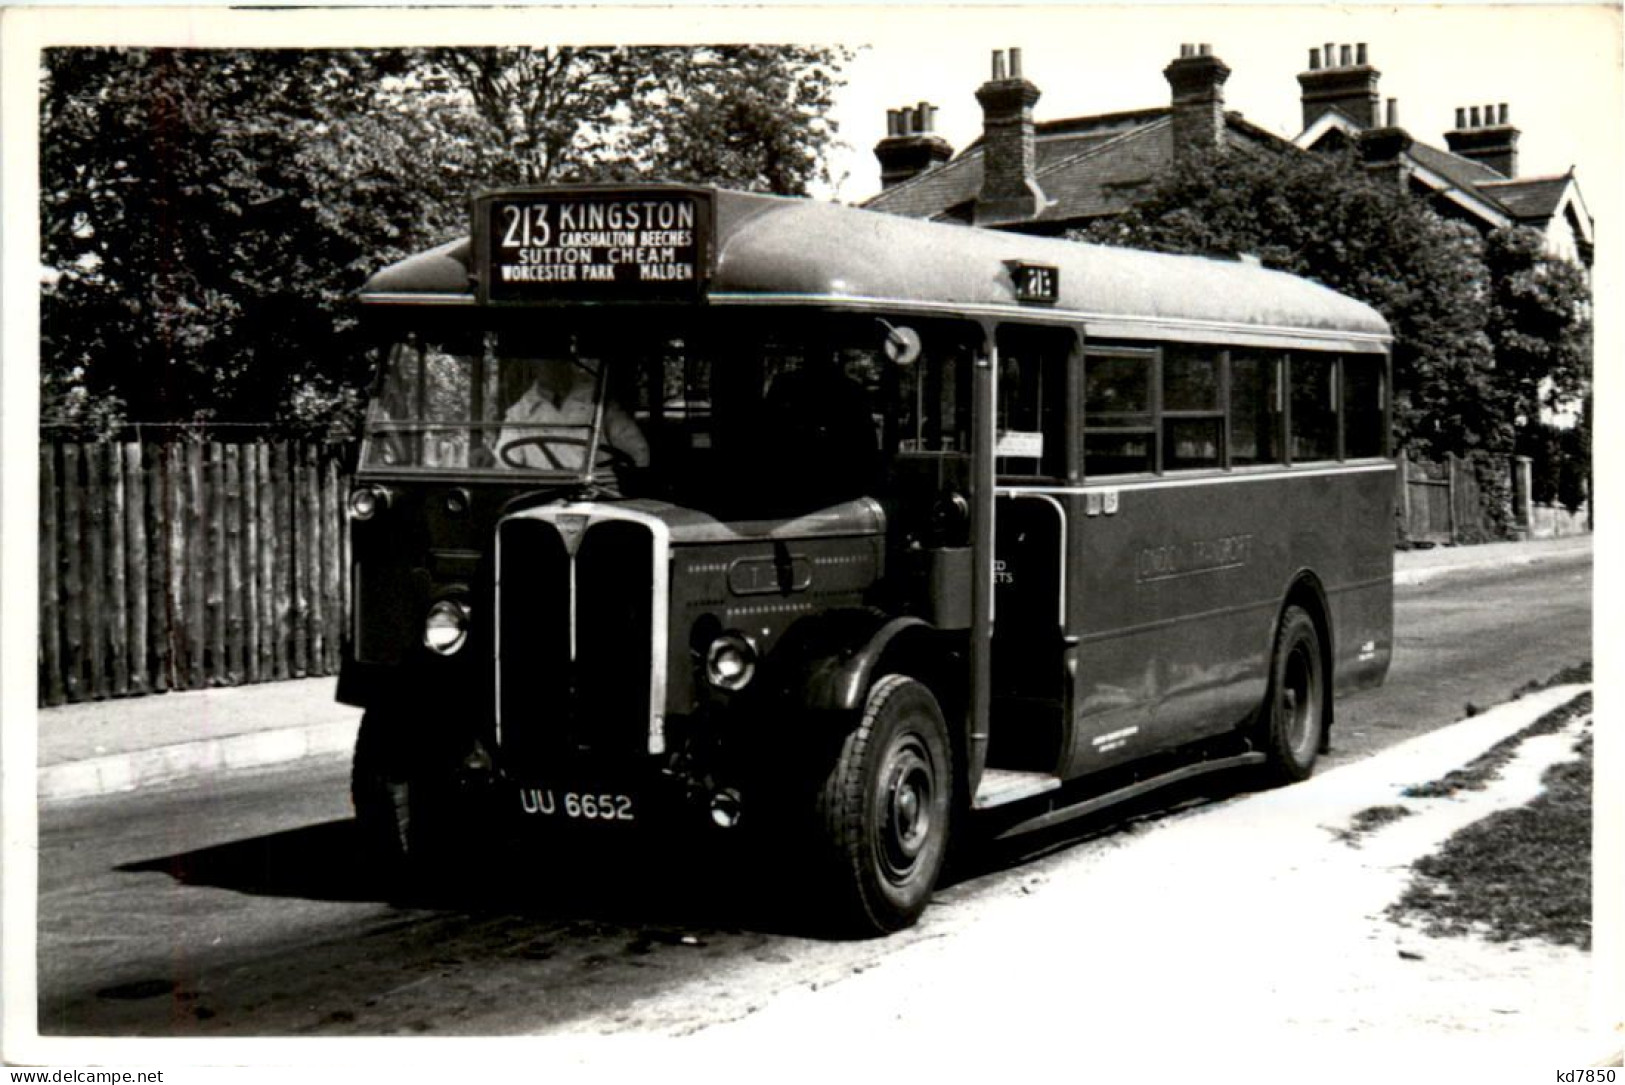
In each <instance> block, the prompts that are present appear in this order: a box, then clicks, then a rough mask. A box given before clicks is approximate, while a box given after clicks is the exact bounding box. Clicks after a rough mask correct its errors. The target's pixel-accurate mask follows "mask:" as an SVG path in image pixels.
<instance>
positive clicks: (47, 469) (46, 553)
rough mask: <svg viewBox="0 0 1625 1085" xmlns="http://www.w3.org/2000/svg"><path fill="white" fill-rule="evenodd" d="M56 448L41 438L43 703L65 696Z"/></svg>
mask: <svg viewBox="0 0 1625 1085" xmlns="http://www.w3.org/2000/svg"><path fill="white" fill-rule="evenodd" d="M56 450H57V446H56V445H55V444H54V443H53V442H49V441H41V442H40V449H39V452H40V456H39V527H40V540H39V604H40V605H39V638H40V667H41V671H42V673H41V674H40V687H39V688H40V690H41V692H42V693H43V694H44V698H45V703H46V704H52V705H57V704H61V703H62V702H63V701H65V700H67V697H68V692H67V688H66V686H65V685H64V684H63V681H62V607H61V603H62V596H61V585H60V584H58V582H57V574H58V573H59V572H60V570H61V568H62V550H61V540H60V539H59V538H58V531H57V499H58V497H59V496H60V492H59V490H58V487H57V477H56V475H57V472H56Z"/></svg>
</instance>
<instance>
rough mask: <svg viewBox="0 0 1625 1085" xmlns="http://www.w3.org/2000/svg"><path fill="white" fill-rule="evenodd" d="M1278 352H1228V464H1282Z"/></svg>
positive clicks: (1279, 360)
mask: <svg viewBox="0 0 1625 1085" xmlns="http://www.w3.org/2000/svg"><path fill="white" fill-rule="evenodd" d="M1280 381H1281V355H1279V354H1272V353H1266V352H1263V351H1253V350H1233V351H1231V352H1230V463H1231V464H1232V465H1233V466H1236V467H1247V466H1251V465H1254V464H1264V463H1283V462H1285V457H1284V456H1283V455H1282V450H1283V449H1284V447H1285V446H1284V444H1283V442H1282V434H1281V384H1280Z"/></svg>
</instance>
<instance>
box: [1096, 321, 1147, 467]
mask: <svg viewBox="0 0 1625 1085" xmlns="http://www.w3.org/2000/svg"><path fill="white" fill-rule="evenodd" d="M1156 360H1157V355H1156V352H1155V351H1150V350H1122V351H1089V352H1088V353H1086V354H1085V355H1084V361H1083V473H1084V475H1085V477H1089V478H1098V477H1099V476H1101V475H1133V474H1149V473H1151V472H1153V471H1155V470H1156V469H1157V429H1156V426H1155V425H1154V423H1153V419H1154V415H1153V410H1154V406H1155V405H1154V403H1153V401H1152V392H1153V383H1152V379H1153V375H1154V373H1155V371H1156Z"/></svg>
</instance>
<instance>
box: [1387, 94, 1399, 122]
mask: <svg viewBox="0 0 1625 1085" xmlns="http://www.w3.org/2000/svg"><path fill="white" fill-rule="evenodd" d="M1388 127H1389V128H1398V127H1399V99H1398V98H1390V99H1388Z"/></svg>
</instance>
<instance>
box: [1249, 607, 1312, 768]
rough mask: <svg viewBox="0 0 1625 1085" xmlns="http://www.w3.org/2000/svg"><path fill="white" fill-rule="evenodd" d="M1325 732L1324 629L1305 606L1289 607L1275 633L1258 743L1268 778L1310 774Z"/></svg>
mask: <svg viewBox="0 0 1625 1085" xmlns="http://www.w3.org/2000/svg"><path fill="white" fill-rule="evenodd" d="M1325 735H1326V663H1325V657H1324V656H1323V655H1322V654H1321V649H1320V630H1319V628H1318V627H1317V626H1316V625H1315V620H1314V619H1313V618H1312V617H1310V616H1309V612H1308V611H1306V610H1304V609H1303V608H1302V607H1296V606H1292V607H1287V608H1286V612H1285V613H1284V614H1282V615H1281V626H1280V629H1278V630H1277V631H1276V634H1275V651H1274V653H1273V655H1272V657H1271V660H1270V685H1269V693H1268V694H1267V695H1266V696H1265V699H1264V707H1263V711H1262V713H1261V719H1260V720H1259V736H1258V737H1259V744H1260V746H1261V748H1262V749H1263V751H1264V754H1265V756H1266V757H1267V758H1268V760H1266V761H1265V763H1264V775H1265V777H1266V779H1267V780H1268V781H1269V782H1270V783H1275V784H1289V783H1295V782H1297V781H1299V780H1304V779H1307V778H1308V777H1309V774H1310V773H1311V772H1313V771H1314V768H1315V758H1316V757H1317V756H1318V755H1319V753H1320V746H1321V743H1322V741H1324V739H1325Z"/></svg>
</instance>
